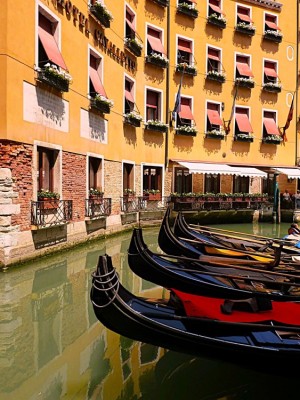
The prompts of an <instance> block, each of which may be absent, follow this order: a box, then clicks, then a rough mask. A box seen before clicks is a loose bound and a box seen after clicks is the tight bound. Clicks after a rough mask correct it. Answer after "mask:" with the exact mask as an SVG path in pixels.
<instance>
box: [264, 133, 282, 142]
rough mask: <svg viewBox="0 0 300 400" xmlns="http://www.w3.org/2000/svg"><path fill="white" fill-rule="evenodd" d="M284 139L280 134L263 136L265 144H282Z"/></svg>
mask: <svg viewBox="0 0 300 400" xmlns="http://www.w3.org/2000/svg"><path fill="white" fill-rule="evenodd" d="M282 140H283V139H282V137H281V136H279V135H268V136H265V137H263V139H262V142H263V143H265V144H280V143H281V142H282Z"/></svg>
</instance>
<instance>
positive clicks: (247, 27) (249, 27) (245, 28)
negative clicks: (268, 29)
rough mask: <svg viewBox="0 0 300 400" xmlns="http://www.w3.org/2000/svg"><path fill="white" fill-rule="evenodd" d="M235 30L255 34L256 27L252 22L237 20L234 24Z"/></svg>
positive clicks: (250, 34)
mask: <svg viewBox="0 0 300 400" xmlns="http://www.w3.org/2000/svg"><path fill="white" fill-rule="evenodd" d="M235 30H236V32H240V33H245V34H246V35H249V36H253V35H255V31H256V27H255V26H254V25H253V24H247V23H246V22H239V23H237V24H236V26H235Z"/></svg>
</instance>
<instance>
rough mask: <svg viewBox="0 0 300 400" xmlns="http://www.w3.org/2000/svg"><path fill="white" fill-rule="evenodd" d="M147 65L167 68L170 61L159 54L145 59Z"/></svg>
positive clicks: (149, 55)
mask: <svg viewBox="0 0 300 400" xmlns="http://www.w3.org/2000/svg"><path fill="white" fill-rule="evenodd" d="M145 61H146V63H148V64H152V65H155V66H156V67H159V68H167V67H168V65H169V60H168V59H167V58H166V57H164V56H162V55H161V54H159V53H152V54H148V55H147V56H146V58H145Z"/></svg>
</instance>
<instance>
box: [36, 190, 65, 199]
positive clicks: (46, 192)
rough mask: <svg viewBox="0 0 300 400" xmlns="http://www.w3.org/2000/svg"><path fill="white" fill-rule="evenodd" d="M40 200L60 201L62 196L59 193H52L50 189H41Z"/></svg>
mask: <svg viewBox="0 0 300 400" xmlns="http://www.w3.org/2000/svg"><path fill="white" fill-rule="evenodd" d="M37 197H38V199H59V198H60V195H59V193H57V192H51V191H50V190H48V189H41V190H39V191H38V192H37Z"/></svg>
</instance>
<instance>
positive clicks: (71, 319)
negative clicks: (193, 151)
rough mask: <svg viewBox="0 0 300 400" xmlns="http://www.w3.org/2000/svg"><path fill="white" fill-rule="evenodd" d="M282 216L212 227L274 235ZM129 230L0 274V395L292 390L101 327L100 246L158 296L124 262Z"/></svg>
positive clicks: (235, 394)
mask: <svg viewBox="0 0 300 400" xmlns="http://www.w3.org/2000/svg"><path fill="white" fill-rule="evenodd" d="M289 225H290V224H281V225H273V224H244V225H243V224H241V225H238V224H235V225H222V226H219V228H222V229H229V230H234V231H243V232H248V233H254V234H255V235H262V236H269V237H282V236H283V235H285V234H286V232H287V228H288V226H289ZM157 233H158V228H153V229H151V230H148V229H147V230H144V238H145V241H146V243H147V244H148V245H149V247H150V248H151V250H152V251H157V250H159V249H158V244H157ZM130 237H131V234H130V233H127V234H123V235H122V236H120V237H116V238H109V239H107V240H106V241H99V242H97V243H93V244H91V245H87V246H85V247H82V248H80V249H75V250H72V251H68V252H65V253H62V254H60V255H57V256H53V257H49V258H46V259H39V260H37V261H36V262H33V263H31V264H30V265H26V266H21V267H19V268H18V267H14V268H12V269H9V270H8V271H6V272H2V273H1V274H0V297H1V302H0V316H1V318H0V370H1V374H0V399H1V400H6V399H7V400H58V399H72V400H73V399H76V400H83V399H91V400H96V399H97V400H129V399H130V400H131V399H136V400H137V399H144V400H146V399H147V400H148V399H155V400H159V399H164V400H166V399H174V400H176V399H197V400H201V399H203V400H204V399H220V400H221V399H223V400H224V399H227V400H229V399H242V400H247V399H251V400H252V399H264V400H266V399H292V398H293V399H295V398H299V389H298V387H297V380H296V379H292V378H289V377H284V378H283V377H278V376H272V375H268V373H267V372H268V371H266V373H265V374H262V373H258V372H255V371H250V370H247V369H243V368H240V367H239V368H237V367H236V366H234V365H231V364H230V363H229V362H228V363H224V362H217V361H212V360H207V359H204V358H203V359H202V358H193V357H190V356H186V355H184V354H179V353H175V352H168V351H166V350H164V349H162V348H157V347H154V346H150V345H147V344H143V343H140V342H135V341H133V340H130V339H127V338H124V337H120V336H119V335H117V334H115V333H114V332H111V331H108V330H107V329H106V328H105V327H103V326H102V325H101V324H100V323H99V322H98V321H97V320H96V318H95V315H94V312H93V309H92V306H91V302H90V298H89V293H90V288H91V272H92V271H93V270H94V268H95V266H96V263H97V260H98V257H99V255H100V254H105V253H107V254H109V255H111V256H112V257H113V263H114V265H115V267H116V268H117V270H118V272H119V275H120V278H121V281H122V283H123V284H124V286H126V287H127V288H128V289H129V290H131V291H133V292H134V293H136V294H140V295H145V296H147V297H149V296H153V297H161V296H164V295H165V290H163V289H162V288H160V287H157V286H155V285H153V284H151V283H149V282H145V281H142V280H141V279H139V278H138V277H136V276H134V275H133V273H132V272H131V271H130V269H129V268H128V265H127V248H128V245H129V241H130ZM228 361H230V360H228ZM295 368H297V366H295Z"/></svg>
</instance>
